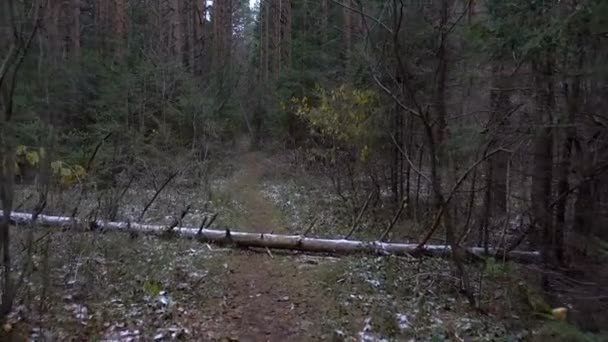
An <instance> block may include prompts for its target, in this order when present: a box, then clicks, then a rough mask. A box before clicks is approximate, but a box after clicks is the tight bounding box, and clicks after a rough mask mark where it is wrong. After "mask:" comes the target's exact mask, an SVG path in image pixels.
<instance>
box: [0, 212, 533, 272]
mask: <svg viewBox="0 0 608 342" xmlns="http://www.w3.org/2000/svg"><path fill="white" fill-rule="evenodd" d="M3 217H5V216H3ZM10 219H11V221H12V222H13V223H14V224H17V225H20V224H30V223H31V220H32V215H31V214H27V213H16V212H13V213H11V215H10ZM36 222H37V223H38V224H40V225H42V226H48V227H58V228H75V229H77V228H79V227H94V228H95V229H107V230H116V231H124V232H139V233H144V234H163V233H165V234H166V233H167V228H168V227H167V226H160V225H145V224H138V223H132V222H108V221H102V220H98V221H95V222H84V221H79V220H77V219H73V218H70V217H62V216H48V215H39V216H38V217H37V220H36ZM172 232H174V233H176V234H179V235H182V236H185V237H192V238H199V239H201V240H203V241H209V242H217V243H229V244H230V243H231V244H235V245H237V246H241V247H262V248H274V249H287V250H299V251H304V252H313V253H340V254H348V253H368V254H380V255H386V254H394V255H428V256H439V257H448V256H450V255H451V249H450V247H449V246H443V245H426V246H425V247H424V249H422V250H417V246H418V244H403V243H383V242H378V241H374V242H366V241H356V240H344V239H338V240H332V239H315V238H306V237H304V236H301V235H278V234H262V233H246V232H235V231H230V230H213V229H199V228H194V227H181V228H175V229H174V230H173V231H172ZM491 252H493V253H496V252H499V251H496V250H491ZM465 253H468V254H470V255H471V256H476V257H483V256H484V251H483V249H482V248H468V249H466V251H465ZM507 258H509V259H511V260H514V261H520V262H526V263H535V262H538V261H539V260H540V253H538V252H534V251H512V252H509V253H508V254H507Z"/></svg>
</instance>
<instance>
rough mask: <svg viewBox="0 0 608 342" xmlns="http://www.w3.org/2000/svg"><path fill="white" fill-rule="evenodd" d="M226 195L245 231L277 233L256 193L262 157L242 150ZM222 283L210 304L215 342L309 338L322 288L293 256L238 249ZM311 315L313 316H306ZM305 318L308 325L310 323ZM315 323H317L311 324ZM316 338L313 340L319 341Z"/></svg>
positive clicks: (272, 214) (271, 213) (267, 205)
mask: <svg viewBox="0 0 608 342" xmlns="http://www.w3.org/2000/svg"><path fill="white" fill-rule="evenodd" d="M239 155H240V160H239V168H238V171H237V173H236V174H235V175H234V177H233V178H232V179H231V181H230V182H229V185H228V191H229V192H231V193H232V195H233V196H234V197H235V198H238V200H239V202H240V203H241V204H242V205H243V206H244V217H243V218H242V219H241V221H242V224H243V227H242V228H243V229H244V230H249V231H254V232H259V233H270V232H272V231H275V232H276V231H280V227H278V226H277V220H276V213H277V211H278V210H277V208H275V207H274V205H273V204H272V203H271V202H270V201H269V200H268V199H267V198H265V197H264V196H263V195H262V194H261V192H260V184H261V181H262V177H263V176H264V173H265V171H266V170H265V169H264V165H263V163H262V158H263V156H262V154H260V153H259V152H251V151H243V149H242V148H241V153H239ZM227 267H228V269H229V272H227V275H226V277H225V279H224V280H223V285H224V286H225V287H224V289H223V290H222V291H223V298H221V300H220V303H217V305H214V307H216V308H219V310H220V312H216V313H212V314H211V315H209V316H211V317H213V320H214V327H213V328H212V329H211V331H214V332H213V333H210V334H211V335H212V336H208V337H209V338H211V339H215V340H226V339H227V340H234V341H300V340H302V341H303V340H310V339H311V338H314V332H313V334H311V331H310V327H311V326H312V325H313V320H315V319H316V320H319V319H320V318H321V317H318V315H316V313H318V311H317V310H319V308H321V307H322V304H323V302H325V299H323V298H321V297H322V292H323V291H322V289H320V288H318V285H317V283H318V282H316V281H315V280H314V279H313V278H312V277H311V275H310V274H305V273H306V272H305V271H304V272H303V270H302V268H301V267H298V265H297V264H295V263H294V262H293V258H283V257H277V258H275V257H273V256H272V254H271V253H270V251H269V252H268V253H263V252H262V253H260V252H259V251H243V252H242V253H235V254H233V255H231V257H230V259H229V260H228V263H227ZM311 317H312V318H311ZM309 320H310V321H309ZM315 325H316V324H315ZM319 337H320V336H317V338H319Z"/></svg>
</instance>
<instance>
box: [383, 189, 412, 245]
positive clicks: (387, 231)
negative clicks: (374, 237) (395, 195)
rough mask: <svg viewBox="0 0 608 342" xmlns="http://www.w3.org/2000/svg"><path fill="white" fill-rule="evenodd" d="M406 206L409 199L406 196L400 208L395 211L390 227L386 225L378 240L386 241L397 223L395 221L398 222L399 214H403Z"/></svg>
mask: <svg viewBox="0 0 608 342" xmlns="http://www.w3.org/2000/svg"><path fill="white" fill-rule="evenodd" d="M406 206H407V201H406V199H405V198H404V199H403V201H402V202H401V206H400V207H399V210H397V213H395V216H393V219H392V220H391V222H390V224H389V225H388V227H386V229H385V230H384V232H382V235H380V238H379V239H378V241H380V242H382V241H384V239H385V238H386V236H387V235H388V233H390V231H391V230H392V229H393V226H394V225H395V223H397V220H399V216H401V213H402V212H403V209H404V208H405V207H406Z"/></svg>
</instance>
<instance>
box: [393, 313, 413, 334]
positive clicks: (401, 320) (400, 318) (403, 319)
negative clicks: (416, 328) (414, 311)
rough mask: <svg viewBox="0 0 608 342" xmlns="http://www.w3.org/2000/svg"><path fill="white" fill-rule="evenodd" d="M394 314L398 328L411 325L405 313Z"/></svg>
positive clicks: (405, 328) (406, 327)
mask: <svg viewBox="0 0 608 342" xmlns="http://www.w3.org/2000/svg"><path fill="white" fill-rule="evenodd" d="M396 316H397V323H398V324H399V329H401V330H402V331H403V330H407V329H409V328H411V327H412V324H411V323H410V321H409V319H407V316H406V315H404V314H400V313H398V314H397V315H396Z"/></svg>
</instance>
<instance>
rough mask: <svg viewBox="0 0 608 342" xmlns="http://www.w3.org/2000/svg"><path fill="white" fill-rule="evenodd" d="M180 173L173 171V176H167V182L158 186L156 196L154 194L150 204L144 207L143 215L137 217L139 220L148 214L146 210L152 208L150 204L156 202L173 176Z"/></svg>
mask: <svg viewBox="0 0 608 342" xmlns="http://www.w3.org/2000/svg"><path fill="white" fill-rule="evenodd" d="M178 173H179V171H175V172H174V173H172V174H171V176H169V177H168V178H167V180H165V182H164V183H163V185H161V187H160V188H158V190H156V193H155V194H154V196H152V199H150V201H149V202H148V204H146V206H145V207H144V210H143V211H142V212H141V215H139V218H138V219H137V222H141V220H143V218H144V215H145V214H146V211H148V209H149V208H150V206H151V205H152V203H154V201H155V200H156V197H158V195H159V194H160V192H161V191H163V189H164V188H165V187H166V186H167V185H168V184H169V183H170V182H171V180H172V179H173V178H175V176H177V174H178Z"/></svg>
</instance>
